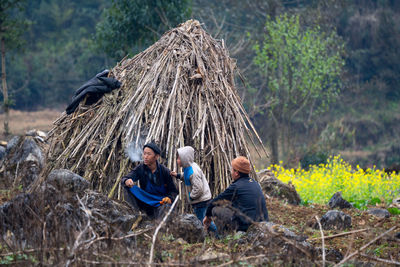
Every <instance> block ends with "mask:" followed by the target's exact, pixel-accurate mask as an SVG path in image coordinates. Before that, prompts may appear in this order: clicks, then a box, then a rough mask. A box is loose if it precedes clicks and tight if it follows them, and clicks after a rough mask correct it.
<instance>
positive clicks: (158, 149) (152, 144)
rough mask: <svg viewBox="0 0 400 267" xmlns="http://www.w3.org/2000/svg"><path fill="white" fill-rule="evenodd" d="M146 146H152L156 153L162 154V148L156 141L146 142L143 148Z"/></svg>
mask: <svg viewBox="0 0 400 267" xmlns="http://www.w3.org/2000/svg"><path fill="white" fill-rule="evenodd" d="M145 147H148V148H150V149H151V150H153V151H154V153H156V154H158V155H160V153H161V150H160V148H159V147H158V146H157V145H156V144H155V143H153V142H150V143H147V144H145V145H144V146H143V150H144V148H145Z"/></svg>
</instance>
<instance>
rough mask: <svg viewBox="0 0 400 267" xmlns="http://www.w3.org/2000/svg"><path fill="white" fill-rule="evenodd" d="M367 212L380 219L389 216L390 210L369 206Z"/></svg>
mask: <svg viewBox="0 0 400 267" xmlns="http://www.w3.org/2000/svg"><path fill="white" fill-rule="evenodd" d="M368 213H369V214H371V215H374V216H375V217H378V218H381V219H384V218H389V217H390V212H389V211H388V210H387V209H378V208H371V209H368Z"/></svg>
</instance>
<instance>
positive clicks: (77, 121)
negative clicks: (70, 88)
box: [47, 20, 265, 198]
mask: <svg viewBox="0 0 400 267" xmlns="http://www.w3.org/2000/svg"><path fill="white" fill-rule="evenodd" d="M234 71H235V62H234V61H233V60H232V59H231V58H230V57H229V55H228V52H227V50H226V48H225V47H224V43H223V41H217V40H215V39H213V38H212V37H211V36H210V35H209V34H207V33H206V32H205V31H204V30H203V29H202V28H201V26H200V24H199V22H198V21H195V20H190V21H187V22H186V23H184V24H181V25H180V26H179V27H177V28H175V29H173V30H170V31H169V32H167V33H165V34H164V35H163V36H162V37H161V39H160V40H159V41H158V42H156V43H155V44H154V45H152V46H151V47H149V48H148V49H146V50H145V51H143V52H142V53H140V54H138V55H136V56H135V57H133V58H131V59H124V60H122V61H121V62H120V63H119V64H118V65H117V66H116V67H115V68H114V69H112V71H111V72H110V75H111V76H113V77H115V78H116V79H118V80H119V81H121V82H122V87H121V88H120V89H116V90H114V91H113V92H112V93H110V94H107V95H105V96H104V97H103V98H102V99H101V100H100V101H99V102H98V103H96V104H95V105H92V106H89V107H88V106H85V105H83V104H81V105H80V107H79V108H78V109H77V110H76V111H75V113H73V114H71V115H69V116H68V115H66V114H63V115H62V117H60V118H59V119H58V120H57V121H56V122H55V127H54V129H53V130H52V131H51V132H50V138H51V141H52V142H51V146H50V148H49V153H48V162H49V165H48V167H47V170H48V171H50V170H51V169H54V168H66V169H69V170H71V171H74V172H76V173H78V174H80V175H82V176H83V177H85V178H86V179H87V180H89V181H90V182H91V183H92V186H93V188H95V189H97V190H100V191H103V192H107V193H108V194H109V196H110V197H112V196H114V195H115V193H117V194H118V198H119V197H120V193H121V188H120V186H119V181H120V179H121V177H122V176H123V175H124V174H126V173H127V172H128V171H129V167H130V163H129V159H128V158H127V156H126V155H125V153H124V148H125V147H126V146H127V145H128V144H130V143H131V142H134V144H135V145H137V146H138V147H141V145H142V144H143V143H146V142H148V141H155V142H157V143H158V144H159V145H160V147H161V148H162V150H163V151H164V152H165V154H164V158H165V159H166V164H167V166H168V167H169V168H171V169H173V170H176V150H177V148H179V147H181V146H185V145H191V146H193V147H194V148H195V150H196V151H197V152H198V153H197V155H196V158H195V160H196V162H198V163H199V165H200V167H201V168H202V170H203V171H204V173H205V175H206V177H207V179H208V181H209V182H210V184H211V187H212V188H213V191H214V192H213V193H214V195H215V194H216V193H219V192H221V191H222V190H224V189H225V188H226V187H227V186H228V185H229V184H230V161H231V160H232V159H233V158H234V157H236V156H238V155H245V156H247V157H250V153H249V148H248V145H247V143H246V141H247V140H251V141H252V142H253V144H254V141H255V140H257V141H258V142H259V143H260V144H261V147H263V146H262V143H261V141H260V138H259V137H258V136H257V133H256V131H255V129H254V127H253V125H252V124H251V122H250V120H249V118H248V117H247V115H246V112H245V110H244V108H243V106H242V104H241V100H240V98H239V96H238V95H237V92H236V89H235V83H234ZM253 139H254V140H253ZM264 152H265V151H264Z"/></svg>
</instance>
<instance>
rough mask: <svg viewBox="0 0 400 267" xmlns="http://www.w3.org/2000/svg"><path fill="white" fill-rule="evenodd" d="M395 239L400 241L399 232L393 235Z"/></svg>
mask: <svg viewBox="0 0 400 267" xmlns="http://www.w3.org/2000/svg"><path fill="white" fill-rule="evenodd" d="M394 236H395V237H396V238H397V239H399V240H400V232H398V233H397V234H395V235H394Z"/></svg>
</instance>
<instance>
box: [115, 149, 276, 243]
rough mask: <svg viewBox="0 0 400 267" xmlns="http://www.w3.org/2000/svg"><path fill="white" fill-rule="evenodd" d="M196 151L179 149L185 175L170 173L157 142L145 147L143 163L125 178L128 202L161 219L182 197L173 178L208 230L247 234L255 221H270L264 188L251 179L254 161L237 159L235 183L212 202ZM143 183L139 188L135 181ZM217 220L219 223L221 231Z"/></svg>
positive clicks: (232, 164) (232, 168)
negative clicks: (161, 160)
mask: <svg viewBox="0 0 400 267" xmlns="http://www.w3.org/2000/svg"><path fill="white" fill-rule="evenodd" d="M194 152H195V151H194V149H193V148H192V147H190V146H185V147H182V148H179V149H178V155H177V164H178V166H179V167H182V169H183V174H180V173H177V172H176V171H170V170H169V169H168V168H167V167H165V166H164V165H162V164H160V163H159V161H158V159H159V157H160V153H161V150H160V148H159V147H158V146H157V145H156V144H155V143H148V144H146V145H144V147H143V163H141V164H139V165H138V166H136V167H135V168H134V169H133V170H132V171H130V172H129V173H128V174H127V175H125V176H124V177H122V180H121V183H122V185H123V186H124V189H125V190H124V196H125V200H126V201H127V202H128V203H129V204H130V205H131V206H132V207H133V208H135V209H138V210H141V211H144V212H145V213H146V214H147V215H148V216H150V217H153V218H158V217H160V216H162V215H163V213H164V211H165V209H166V208H168V205H170V204H171V203H172V201H174V199H175V197H176V196H177V194H178V190H177V189H176V187H175V184H174V182H173V178H172V177H174V178H175V179H180V180H182V181H183V182H184V184H185V186H186V187H187V188H188V198H189V202H190V204H191V205H192V207H193V211H194V213H195V215H196V217H197V218H198V219H199V220H200V221H201V222H202V223H203V225H204V228H205V229H206V230H208V231H212V232H214V233H215V234H216V235H218V233H217V232H221V231H225V230H237V231H247V229H248V227H249V226H250V225H251V224H252V222H260V221H268V211H267V207H266V203H265V198H264V195H263V193H262V190H261V187H260V185H259V184H258V182H257V181H255V180H254V179H252V178H250V176H249V174H250V172H251V166H250V162H249V160H248V159H247V158H245V157H242V156H240V157H237V158H235V159H233V160H232V162H231V177H232V179H233V182H232V184H231V185H230V186H229V187H228V188H227V189H226V190H225V191H224V192H222V193H221V194H219V195H218V196H217V197H215V198H213V199H212V196H211V191H210V187H209V185H208V182H207V179H206V177H205V175H204V173H203V171H202V170H201V169H200V167H199V166H198V165H197V164H196V163H195V162H194ZM137 181H139V186H140V187H139V186H136V185H135V182H137ZM213 219H214V220H215V221H216V222H218V223H217V225H218V228H222V229H218V230H217V226H216V225H215V223H214V222H213Z"/></svg>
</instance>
